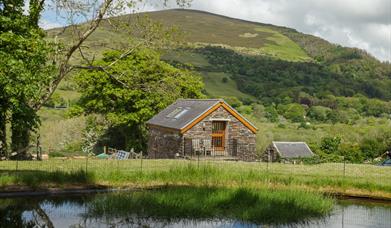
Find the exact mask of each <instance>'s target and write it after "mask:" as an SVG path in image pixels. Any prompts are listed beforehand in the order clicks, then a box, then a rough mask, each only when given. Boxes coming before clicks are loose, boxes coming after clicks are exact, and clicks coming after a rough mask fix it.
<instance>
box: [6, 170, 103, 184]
mask: <svg viewBox="0 0 391 228" xmlns="http://www.w3.org/2000/svg"><path fill="white" fill-rule="evenodd" d="M2 178H4V179H5V178H8V179H12V180H11V181H10V183H9V184H10V185H21V186H28V187H33V188H37V187H43V186H44V185H47V184H55V185H66V184H94V183H95V175H94V174H93V173H90V172H85V171H84V170H77V171H69V172H64V171H39V170H21V171H15V170H2V171H0V180H1V179H2Z"/></svg>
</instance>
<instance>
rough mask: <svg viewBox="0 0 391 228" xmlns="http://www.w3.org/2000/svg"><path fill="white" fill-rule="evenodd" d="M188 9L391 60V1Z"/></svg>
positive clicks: (244, 2) (282, 1)
mask: <svg viewBox="0 0 391 228" xmlns="http://www.w3.org/2000/svg"><path fill="white" fill-rule="evenodd" d="M168 1H169V3H168V5H167V6H163V4H157V3H156V2H159V0H149V3H148V4H143V5H141V6H140V7H139V11H154V10H162V9H169V8H177V6H176V5H175V4H174V0H168ZM187 8H190V9H197V10H203V11H208V12H211V13H216V14H222V15H225V16H229V17H234V18H240V19H244V20H250V21H256V22H262V23H270V24H274V25H280V26H286V27H290V28H294V29H296V30H298V31H300V32H303V33H307V34H312V35H315V36H319V37H322V38H324V39H326V40H328V41H330V42H332V43H337V44H340V45H343V46H348V47H357V48H361V49H364V50H366V51H368V52H369V53H370V54H372V55H374V56H375V57H376V58H378V59H379V60H381V61H391V0H193V1H192V2H191V5H190V7H187ZM63 24H64V21H63V20H62V19H61V18H59V17H57V16H56V12H55V11H54V10H50V9H48V10H46V12H45V13H44V14H43V17H42V19H41V26H42V27H44V28H52V27H59V26H61V25H63Z"/></svg>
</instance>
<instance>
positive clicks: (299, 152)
mask: <svg viewBox="0 0 391 228" xmlns="http://www.w3.org/2000/svg"><path fill="white" fill-rule="evenodd" d="M273 146H274V148H276V149H277V152H278V154H279V155H280V157H281V158H299V157H301V158H305V157H312V156H313V155H314V153H312V151H311V149H310V148H309V147H308V145H307V144H306V143H305V142H273Z"/></svg>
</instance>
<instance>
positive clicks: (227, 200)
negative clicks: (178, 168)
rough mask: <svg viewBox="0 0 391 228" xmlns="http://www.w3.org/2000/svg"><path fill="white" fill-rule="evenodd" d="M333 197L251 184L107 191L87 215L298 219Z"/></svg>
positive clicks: (317, 212)
mask: <svg viewBox="0 0 391 228" xmlns="http://www.w3.org/2000/svg"><path fill="white" fill-rule="evenodd" d="M332 208H333V200H331V199H329V198H325V197H322V196H319V195H317V194H314V193H309V192H304V191H286V190H279V191H272V190H270V189H252V188H234V189H227V188H215V187H198V188H194V187H168V188H163V189H159V190H153V191H141V192H133V193H126V194H125V193H119V194H105V195H103V196H100V197H96V199H95V200H94V201H92V202H91V203H90V204H88V212H87V217H95V218H102V217H106V218H108V219H110V218H113V217H118V216H120V217H126V216H132V215H134V214H136V215H138V216H140V217H147V218H150V217H153V218H159V219H162V218H163V219H175V218H178V219H183V218H190V219H209V218H214V219H216V218H217V219H220V218H221V219H234V220H242V221H245V222H255V223H268V224H269V223H272V224H276V223H280V224H282V223H295V222H304V221H305V220H307V219H310V218H316V217H321V216H324V215H326V214H328V213H330V211H331V210H332Z"/></svg>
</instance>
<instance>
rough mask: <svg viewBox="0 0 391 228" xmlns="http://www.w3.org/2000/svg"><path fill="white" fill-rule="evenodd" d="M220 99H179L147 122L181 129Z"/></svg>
mask: <svg viewBox="0 0 391 228" xmlns="http://www.w3.org/2000/svg"><path fill="white" fill-rule="evenodd" d="M220 101H221V100H219V99H179V100H177V101H176V102H174V103H173V104H171V105H169V106H168V107H167V108H165V109H164V110H163V111H161V112H160V113H158V114H157V115H155V116H154V117H152V119H150V120H148V122H147V124H151V125H156V126H162V127H168V128H172V129H178V130H180V129H182V128H184V127H185V126H186V125H188V124H189V123H191V122H192V121H193V120H195V119H197V117H199V116H200V115H202V114H203V113H205V112H206V111H208V110H209V109H210V108H212V107H213V106H214V105H216V104H218V103H219V102H220ZM184 110H187V111H184ZM178 115H179V116H178Z"/></svg>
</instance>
